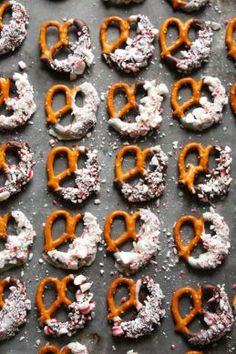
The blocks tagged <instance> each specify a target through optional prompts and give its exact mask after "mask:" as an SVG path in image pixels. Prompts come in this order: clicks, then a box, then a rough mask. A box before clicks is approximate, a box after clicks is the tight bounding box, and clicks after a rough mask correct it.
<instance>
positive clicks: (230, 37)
mask: <svg viewBox="0 0 236 354" xmlns="http://www.w3.org/2000/svg"><path fill="white" fill-rule="evenodd" d="M235 28H236V18H235V17H234V18H232V19H231V20H230V21H229V22H228V25H227V28H226V35H225V42H226V46H227V48H228V56H229V57H230V58H232V59H233V60H236V43H235V41H234V31H235Z"/></svg>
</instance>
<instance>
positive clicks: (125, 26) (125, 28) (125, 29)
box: [100, 16, 130, 53]
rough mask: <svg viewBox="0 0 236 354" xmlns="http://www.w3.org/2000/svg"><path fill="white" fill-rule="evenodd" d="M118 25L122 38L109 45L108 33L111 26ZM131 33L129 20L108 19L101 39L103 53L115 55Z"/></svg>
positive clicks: (104, 23) (104, 24) (103, 25)
mask: <svg viewBox="0 0 236 354" xmlns="http://www.w3.org/2000/svg"><path fill="white" fill-rule="evenodd" d="M112 23H113V24H116V25H117V27H118V28H119V31H120V36H119V38H118V39H116V40H115V41H113V42H112V43H108V38H107V31H108V28H109V27H110V26H111V24H112ZM129 33H130V21H129V20H128V19H127V20H126V19H122V18H120V17H118V16H111V17H108V18H107V19H106V20H105V21H104V22H103V23H102V26H101V29H100V38H101V45H102V51H103V53H113V52H114V51H115V50H116V49H117V48H119V47H120V46H121V45H122V44H124V43H125V42H126V41H127V39H128V37H129Z"/></svg>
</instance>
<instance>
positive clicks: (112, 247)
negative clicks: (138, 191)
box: [104, 210, 140, 253]
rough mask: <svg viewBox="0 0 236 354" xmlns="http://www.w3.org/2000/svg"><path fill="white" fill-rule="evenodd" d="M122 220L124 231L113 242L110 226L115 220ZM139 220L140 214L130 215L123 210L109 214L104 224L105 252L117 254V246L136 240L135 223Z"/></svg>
mask: <svg viewBox="0 0 236 354" xmlns="http://www.w3.org/2000/svg"><path fill="white" fill-rule="evenodd" d="M117 218H122V219H123V220H124V222H125V229H126V231H125V232H123V233H122V234H121V235H120V236H119V237H117V238H116V239H115V240H114V239H113V238H112V224H113V222H114V220H115V219H117ZM139 218H140V212H139V211H137V212H135V213H134V214H132V215H130V214H128V213H126V212H125V211H123V210H118V211H114V212H111V213H110V214H109V215H108V217H107V219H106V222H105V226H104V237H105V241H106V244H107V251H109V252H112V253H115V252H119V246H121V245H122V244H124V243H125V242H126V241H128V240H133V241H136V240H137V235H136V229H135V227H136V222H137V220H138V219H139Z"/></svg>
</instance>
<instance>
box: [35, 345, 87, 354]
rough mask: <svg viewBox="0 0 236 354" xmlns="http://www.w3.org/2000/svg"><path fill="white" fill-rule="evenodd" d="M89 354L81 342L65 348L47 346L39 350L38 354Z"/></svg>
mask: <svg viewBox="0 0 236 354" xmlns="http://www.w3.org/2000/svg"><path fill="white" fill-rule="evenodd" d="M80 353H81V354H89V352H88V350H87V348H86V346H85V345H82V344H80V343H79V342H72V343H69V344H67V345H66V346H65V347H63V348H61V349H60V348H59V347H57V346H55V345H45V346H44V347H42V348H40V349H39V352H38V354H80Z"/></svg>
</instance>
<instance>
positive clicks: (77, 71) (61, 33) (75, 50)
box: [39, 19, 94, 79]
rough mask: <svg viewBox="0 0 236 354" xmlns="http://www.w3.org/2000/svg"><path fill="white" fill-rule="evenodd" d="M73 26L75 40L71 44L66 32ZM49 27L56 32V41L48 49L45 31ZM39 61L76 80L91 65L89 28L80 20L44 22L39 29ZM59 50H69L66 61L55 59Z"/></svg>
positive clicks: (92, 56)
mask: <svg viewBox="0 0 236 354" xmlns="http://www.w3.org/2000/svg"><path fill="white" fill-rule="evenodd" d="M72 26H74V27H75V28H76V35H77V40H76V41H75V42H71V41H70V40H69V36H68V31H69V29H70V28H71V27H72ZM50 27H54V28H56V30H57V32H58V38H59V39H58V41H57V42H56V43H55V44H53V45H52V46H51V47H50V48H49V47H48V45H47V30H48V28H50ZM39 43H40V51H41V56H40V59H41V60H42V61H43V62H44V63H45V64H47V65H48V66H49V67H50V68H51V69H53V70H55V71H58V72H63V73H69V74H70V75H71V78H73V79H74V78H76V76H77V75H83V73H84V71H85V69H86V68H88V67H90V66H91V64H92V63H93V59H94V55H93V53H92V49H91V40H90V33H89V28H88V26H87V25H86V23H84V22H83V21H81V20H78V19H70V20H68V21H66V22H64V23H60V22H58V21H46V22H44V23H43V24H42V25H41V28H40V36H39ZM61 48H66V49H67V50H69V52H70V53H69V54H68V57H67V58H66V59H62V60H58V59H56V58H55V57H56V54H57V52H58V50H60V49H61Z"/></svg>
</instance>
